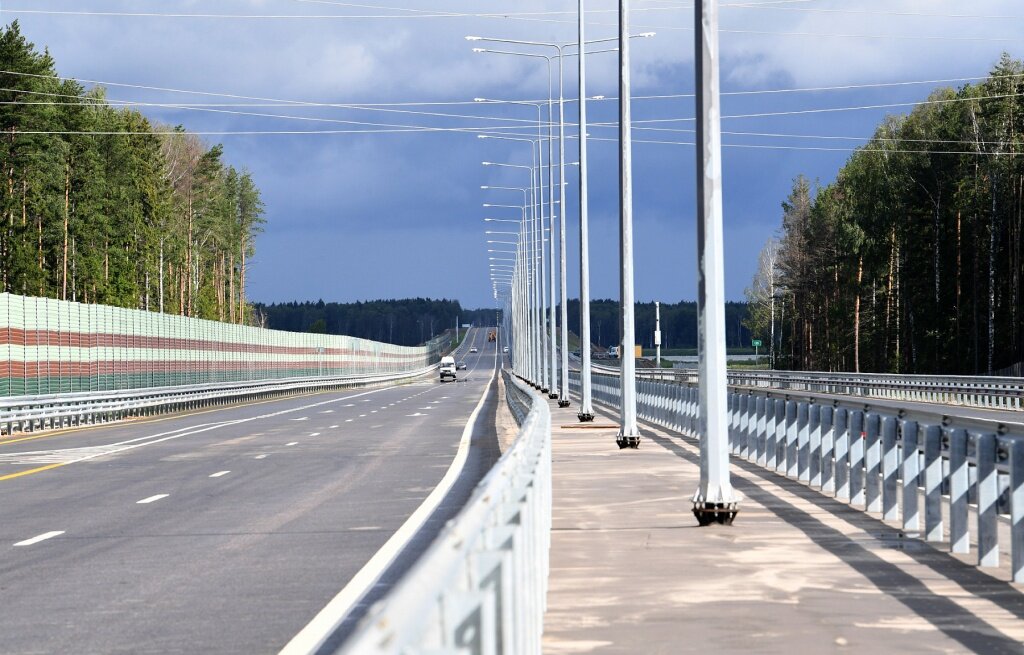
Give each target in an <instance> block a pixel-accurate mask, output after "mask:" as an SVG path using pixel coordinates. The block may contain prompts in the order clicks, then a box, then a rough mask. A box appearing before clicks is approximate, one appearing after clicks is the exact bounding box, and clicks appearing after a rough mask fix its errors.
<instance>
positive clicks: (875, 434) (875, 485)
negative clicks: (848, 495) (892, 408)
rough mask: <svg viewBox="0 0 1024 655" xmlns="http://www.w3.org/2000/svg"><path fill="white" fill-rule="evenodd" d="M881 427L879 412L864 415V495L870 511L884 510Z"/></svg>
mask: <svg viewBox="0 0 1024 655" xmlns="http://www.w3.org/2000/svg"><path fill="white" fill-rule="evenodd" d="M880 429H881V417H879V416H878V414H868V415H867V416H865V417H864V431H865V433H866V436H865V442H864V446H865V448H864V450H865V453H864V455H865V457H864V496H865V504H866V507H865V508H866V509H867V511H869V512H880V511H882V494H881V490H880V483H881V480H880V479H879V473H880V471H881V462H882V453H881V448H880V447H879V436H880V435H879V432H880Z"/></svg>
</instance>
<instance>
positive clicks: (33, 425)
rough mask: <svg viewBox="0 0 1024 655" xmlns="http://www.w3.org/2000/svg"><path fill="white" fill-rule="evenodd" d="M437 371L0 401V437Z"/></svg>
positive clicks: (134, 390) (93, 393)
mask: <svg viewBox="0 0 1024 655" xmlns="http://www.w3.org/2000/svg"><path fill="white" fill-rule="evenodd" d="M436 368H437V365H431V366H427V367H423V368H420V369H416V370H413V371H405V372H401V373H378V374H357V375H350V376H334V377H312V378H285V379H272V380H257V381H251V382H222V383H217V384H197V385H187V386H174V387H156V388H144V389H123V390H120V391H106V392H78V393H67V394H48V395H43V396H17V397H8V398H0V436H2V435H11V434H13V433H14V432H16V431H20V432H35V431H39V430H47V429H60V428H66V427H77V426H80V425H89V424H95V423H106V422H109V421H115V420H121V419H125V418H130V417H137V416H149V415H154V414H158V413H168V412H176V411H182V410H192V409H196V408H198V407H204V406H209V405H216V404H225V403H228V402H240V401H247V400H252V399H255V398H262V397H266V396H270V395H281V394H288V393H299V392H304V393H309V392H315V391H325V390H328V389H338V388H345V387H355V386H366V385H372V384H383V383H387V382H398V381H402V380H407V379H412V378H415V377H419V376H421V375H424V374H426V373H429V372H430V371H433V370H434V369H436Z"/></svg>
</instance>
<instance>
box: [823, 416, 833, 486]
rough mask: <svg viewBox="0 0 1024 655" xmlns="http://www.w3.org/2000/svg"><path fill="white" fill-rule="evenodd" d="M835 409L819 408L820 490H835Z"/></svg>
mask: <svg viewBox="0 0 1024 655" xmlns="http://www.w3.org/2000/svg"><path fill="white" fill-rule="evenodd" d="M835 417H836V411H835V408H833V407H822V408H821V491H822V492H823V493H834V492H835V490H836V476H835V470H836V466H835V460H834V459H833V458H834V456H835V443H836V428H835Z"/></svg>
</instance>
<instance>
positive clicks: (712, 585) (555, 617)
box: [544, 399, 1024, 655]
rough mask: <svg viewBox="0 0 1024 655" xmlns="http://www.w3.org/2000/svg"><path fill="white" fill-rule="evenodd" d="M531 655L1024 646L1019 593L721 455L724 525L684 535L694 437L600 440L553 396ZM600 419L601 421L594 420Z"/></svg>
mask: <svg viewBox="0 0 1024 655" xmlns="http://www.w3.org/2000/svg"><path fill="white" fill-rule="evenodd" d="M551 408H552V409H551V414H552V428H553V443H554V450H553V477H554V509H553V513H554V516H553V528H552V539H551V576H550V588H549V592H548V609H547V614H546V616H545V634H544V653H546V654H548V655H557V654H560V653H566V654H575V653H631V654H632V653H644V654H653V653H666V654H667V653H672V654H676V653H715V654H717V653H758V654H760V653H784V654H786V655H797V654H800V653H833V652H834V653H840V652H841V653H853V652H856V653H964V652H976V653H986V654H996V653H1013V654H1019V653H1024V645H1022V644H1024V593H1022V592H1024V588H1022V586H1020V585H1016V586H1015V585H1013V584H1010V583H1008V582H1005V581H1003V580H1000V579H999V578H998V577H996V576H998V575H1000V574H1002V575H1004V578H1005V572H999V571H997V572H996V573H995V574H990V573H988V572H986V571H984V570H982V569H978V568H976V567H975V566H973V565H972V564H969V563H966V562H964V561H960V560H958V559H956V558H955V557H953V556H951V555H949V554H947V553H945V552H941V551H939V550H937V549H936V548H934V547H932V546H930V545H928V544H926V543H924V542H922V541H918V540H916V539H904V538H903V537H902V535H901V533H900V531H899V529H898V528H896V527H893V526H891V525H888V524H886V523H884V522H883V521H881V520H877V519H875V518H872V517H871V516H869V515H867V514H865V513H863V512H860V511H857V510H854V509H851V508H849V507H847V506H846V505H845V504H843V503H840V502H838V501H835V500H833V499H831V498H828V497H827V496H824V495H822V494H820V493H818V492H816V491H814V490H811V489H809V488H808V487H806V486H804V485H801V484H799V483H796V482H792V481H790V480H787V479H786V478H784V477H782V476H778V475H775V474H773V473H770V472H768V471H765V470H763V469H760V468H758V467H756V466H754V465H751V464H749V463H747V462H743V461H736V460H734V466H733V469H732V470H733V484H734V485H735V487H736V488H737V489H738V490H739V491H740V492H741V493H742V494H743V495H744V500H743V502H742V503H741V506H740V513H739V515H738V517H737V519H736V523H735V525H733V526H712V527H707V528H698V527H697V521H696V519H694V517H693V514H692V513H691V511H690V502H689V499H690V497H691V496H692V495H693V492H694V490H695V489H696V488H697V484H698V481H699V478H700V472H699V454H698V453H699V451H698V447H697V444H696V442H695V441H692V440H689V439H685V438H683V437H682V436H681V435H679V434H678V433H672V432H667V431H664V430H654V429H650V428H649V427H647V426H644V427H643V429H642V433H643V436H644V441H643V442H642V444H641V447H640V448H639V450H619V449H618V447H617V446H616V445H615V432H616V428H615V427H612V425H613V423H614V417H611V416H609V415H608V414H606V413H604V412H603V411H601V410H600V409H599V411H598V416H597V418H596V419H595V425H596V426H597V427H593V428H582V427H580V424H579V423H578V421H577V419H576V415H575V412H576V402H575V399H574V402H573V406H572V407H570V408H569V409H564V410H563V409H558V407H557V406H556V405H555V404H554V403H552V405H551ZM601 426H606V427H601Z"/></svg>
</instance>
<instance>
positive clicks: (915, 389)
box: [593, 365, 1024, 410]
mask: <svg viewBox="0 0 1024 655" xmlns="http://www.w3.org/2000/svg"><path fill="white" fill-rule="evenodd" d="M593 370H594V371H595V372H602V373H606V374H610V375H614V374H617V371H618V367H614V366H599V365H595V366H594V367H593ZM637 376H638V377H642V378H647V379H658V380H674V381H676V382H689V383H694V384H696V382H697V370H696V369H656V368H655V369H637ZM728 380H729V384H730V385H731V386H736V387H753V388H757V389H788V390H792V391H808V392H814V393H829V394H841V395H849V396H862V397H866V398H885V399H891V400H908V401H915V402H926V403H942V404H949V405H964V406H967V407H986V408H991V409H1013V410H1017V409H1024V378H1019V377H986V376H963V375H950V376H939V375H903V374H899V375H896V374H889V373H824V372H817V371H735V370H732V371H729V374H728Z"/></svg>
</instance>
